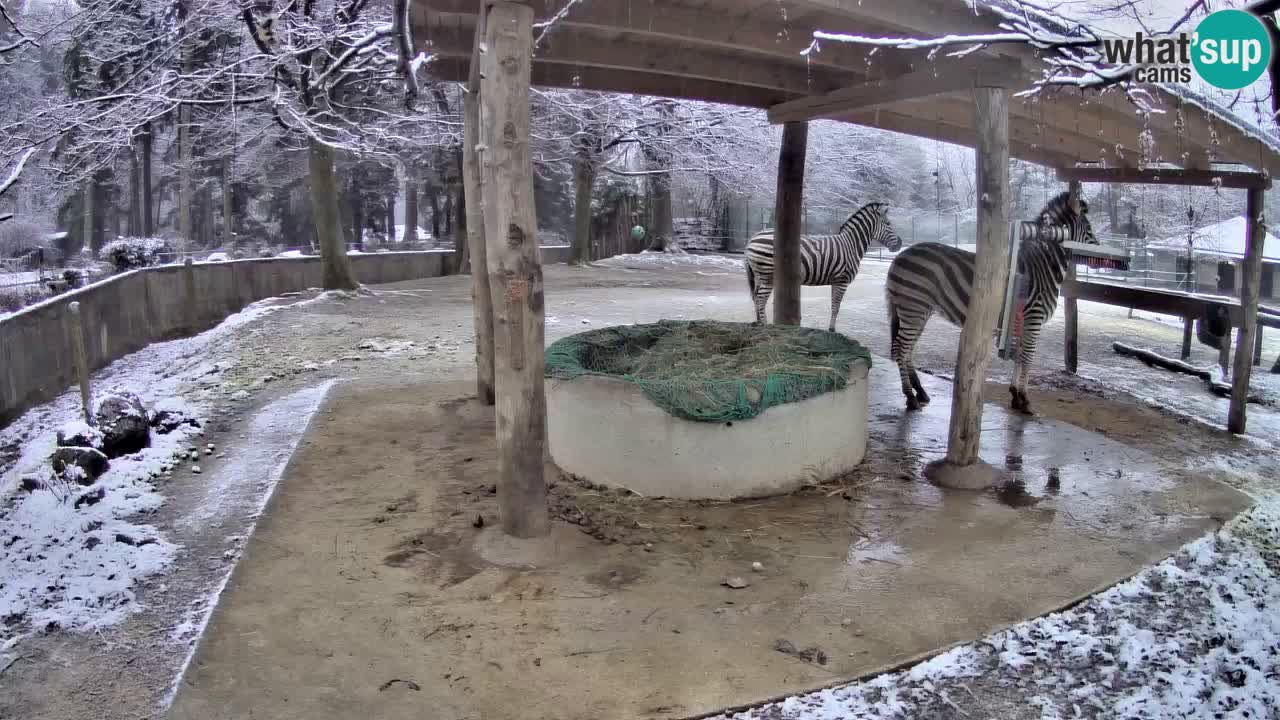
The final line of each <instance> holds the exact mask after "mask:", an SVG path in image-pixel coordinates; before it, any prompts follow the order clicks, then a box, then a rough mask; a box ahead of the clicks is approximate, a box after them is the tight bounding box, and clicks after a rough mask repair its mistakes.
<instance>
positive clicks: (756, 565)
mask: <svg viewBox="0 0 1280 720" xmlns="http://www.w3.org/2000/svg"><path fill="white" fill-rule="evenodd" d="M751 570H752V572H764V563H762V562H760V561H758V560H757V561H756V562H753V563H751Z"/></svg>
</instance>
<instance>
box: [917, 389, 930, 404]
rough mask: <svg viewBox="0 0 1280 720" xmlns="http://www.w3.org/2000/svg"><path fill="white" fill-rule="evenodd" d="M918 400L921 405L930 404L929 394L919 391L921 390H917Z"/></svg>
mask: <svg viewBox="0 0 1280 720" xmlns="http://www.w3.org/2000/svg"><path fill="white" fill-rule="evenodd" d="M916 400H917V401H918V402H919V403H920V404H921V405H928V404H929V396H928V395H925V394H924V393H923V392H919V391H917V392H916Z"/></svg>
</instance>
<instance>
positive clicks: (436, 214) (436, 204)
mask: <svg viewBox="0 0 1280 720" xmlns="http://www.w3.org/2000/svg"><path fill="white" fill-rule="evenodd" d="M425 194H426V196H427V204H428V205H430V206H431V241H432V242H439V241H440V198H439V196H437V195H436V192H435V188H434V187H433V186H430V185H428V186H426V190H425Z"/></svg>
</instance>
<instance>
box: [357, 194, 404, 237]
mask: <svg viewBox="0 0 1280 720" xmlns="http://www.w3.org/2000/svg"><path fill="white" fill-rule="evenodd" d="M382 230H383V233H382V234H383V237H385V238H386V239H387V240H388V241H390V240H394V239H395V236H396V193H395V185H394V184H393V185H392V186H391V187H390V188H388V190H387V217H386V220H385V221H384V222H383V223H382ZM360 249H361V250H363V249H364V245H361V246H360Z"/></svg>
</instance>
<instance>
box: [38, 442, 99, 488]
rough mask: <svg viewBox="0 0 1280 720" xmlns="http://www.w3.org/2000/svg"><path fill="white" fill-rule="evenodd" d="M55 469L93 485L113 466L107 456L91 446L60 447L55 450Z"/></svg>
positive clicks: (52, 459)
mask: <svg viewBox="0 0 1280 720" xmlns="http://www.w3.org/2000/svg"><path fill="white" fill-rule="evenodd" d="M50 460H51V461H52V462H53V471H54V472H56V473H58V474H59V475H61V476H62V477H64V478H66V479H68V480H75V481H76V482H77V483H79V484H81V485H92V484H93V483H94V482H95V481H96V480H97V479H98V477H99V476H101V475H102V473H104V472H106V471H107V468H109V467H111V462H110V461H109V460H108V459H107V456H106V455H105V454H104V453H103V452H102V451H101V450H98V449H96V448H91V447H60V448H58V449H57V450H54V451H53V457H51V458H50Z"/></svg>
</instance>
